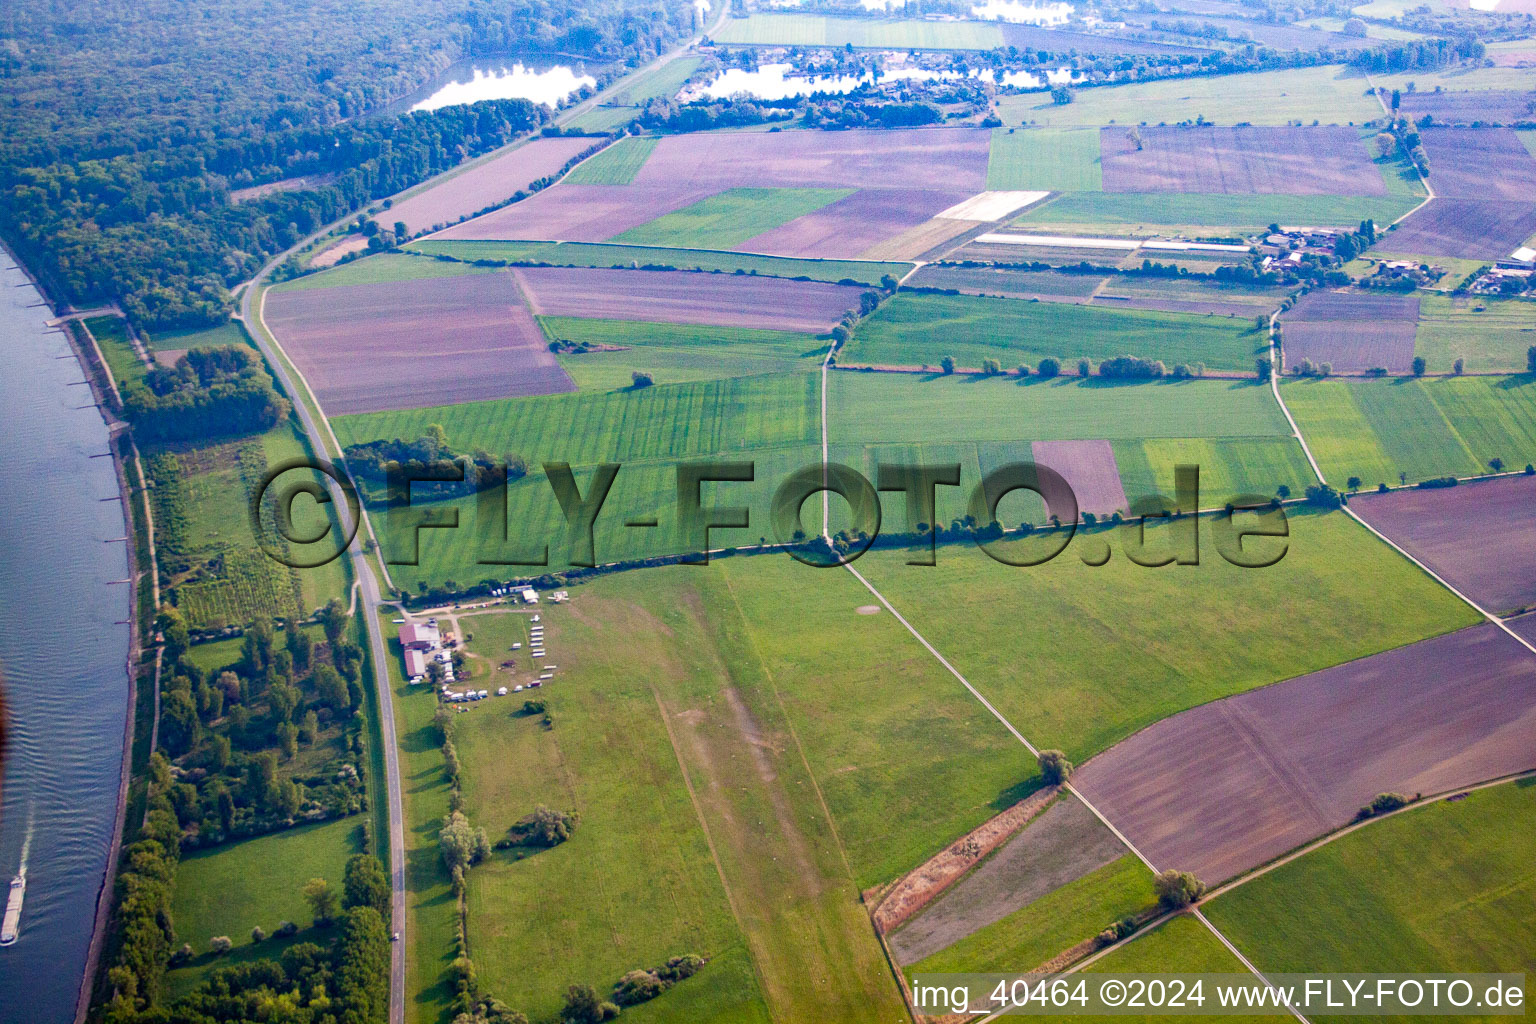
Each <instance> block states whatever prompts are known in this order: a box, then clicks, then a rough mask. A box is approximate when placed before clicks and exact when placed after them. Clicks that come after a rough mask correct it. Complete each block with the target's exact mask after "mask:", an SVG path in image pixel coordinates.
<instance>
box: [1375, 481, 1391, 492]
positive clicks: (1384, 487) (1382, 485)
mask: <svg viewBox="0 0 1536 1024" xmlns="http://www.w3.org/2000/svg"><path fill="white" fill-rule="evenodd" d="M1391 489H1392V488H1390V487H1388V486H1387V485H1386V482H1385V481H1383V482H1382V483H1379V484H1377V485H1376V493H1377V494H1386V493H1387V492H1388V491H1390V490H1391Z"/></svg>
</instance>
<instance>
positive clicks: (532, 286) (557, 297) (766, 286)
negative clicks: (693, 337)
mask: <svg viewBox="0 0 1536 1024" xmlns="http://www.w3.org/2000/svg"><path fill="white" fill-rule="evenodd" d="M514 273H516V275H517V278H518V281H519V282H520V283H521V284H522V286H523V290H524V291H525V292H527V294H528V298H529V302H530V303H531V304H532V306H533V310H534V312H535V313H538V314H541V315H548V316H579V317H589V318H592V319H596V320H643V321H648V322H651V323H663V324H714V325H717V326H721V327H753V328H761V329H764V330H775V331H800V332H803V333H807V334H820V333H822V332H825V331H830V330H831V329H832V328H833V327H834V326H836V325H837V322H838V320H840V319H841V318H842V315H843V313H844V312H845V311H846V310H849V309H857V308H858V306H859V296H860V295H861V294H862V293H863V292H864V291H865V289H864V288H862V287H854V286H851V285H838V284H823V283H821V282H819V281H790V280H787V279H784V278H778V277H753V276H750V275H745V274H696V273H688V272H684V271H677V270H579V269H567V268H564V267H523V268H520V269H518V270H516V271H514Z"/></svg>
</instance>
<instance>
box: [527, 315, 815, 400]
mask: <svg viewBox="0 0 1536 1024" xmlns="http://www.w3.org/2000/svg"><path fill="white" fill-rule="evenodd" d="M539 322H540V324H541V325H542V326H543V328H544V333H545V334H546V335H548V336H549V337H550V338H555V339H561V340H565V341H571V342H576V343H578V344H579V343H581V342H586V343H587V344H590V345H623V346H627V347H628V350H627V351H622V352H586V353H580V354H564V355H561V356H560V363H561V365H562V366H564V367H565V369H566V372H567V373H569V374H570V375H571V379H572V380H574V381H575V382H576V385H577V387H579V388H580V389H581V390H583V391H618V390H622V389H627V388H629V387H630V386H631V384H632V380H633V378H632V377H631V374H632V373H634V372H643V373H648V374H650V375H651V376H652V378H653V379H654V380H655V381H656V382H657V383H659V384H679V383H684V382H692V381H705V380H720V379H723V378H726V377H747V376H752V375H755V374H765V373H786V372H793V371H808V370H813V369H815V368H816V366H817V365H818V364H819V362H820V360H821V358H822V356H823V355H824V354H825V352H826V345H827V343H826V342H823V341H818V340H816V338H814V337H812V336H810V335H806V334H790V333H787V332H784V331H758V330H751V329H749V328H742V327H701V326H696V325H693V324H652V323H639V322H631V321H622V320H580V319H574V318H570V317H540V318H539Z"/></svg>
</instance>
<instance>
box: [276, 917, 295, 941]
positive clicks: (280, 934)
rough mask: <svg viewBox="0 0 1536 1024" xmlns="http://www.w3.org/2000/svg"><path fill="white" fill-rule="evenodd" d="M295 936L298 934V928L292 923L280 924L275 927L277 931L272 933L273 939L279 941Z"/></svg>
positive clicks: (284, 922)
mask: <svg viewBox="0 0 1536 1024" xmlns="http://www.w3.org/2000/svg"><path fill="white" fill-rule="evenodd" d="M297 934H299V926H298V925H296V924H294V923H293V922H292V921H283V922H281V923H280V924H278V926H277V931H275V932H273V933H272V935H273V937H274V938H279V939H286V938H289V937H291V936H294V935H297Z"/></svg>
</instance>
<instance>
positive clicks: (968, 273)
mask: <svg viewBox="0 0 1536 1024" xmlns="http://www.w3.org/2000/svg"><path fill="white" fill-rule="evenodd" d="M1103 283H1104V278H1102V277H1100V276H1098V275H1095V274H1063V273H1059V272H1057V271H1054V270H1011V269H1008V268H1004V267H962V266H946V265H942V264H933V263H930V264H928V265H927V266H924V267H920V268H919V269H918V271H917V273H915V274H913V275H912V276H911V277H909V278H907V286H908V287H911V288H936V289H941V290H947V289H950V288H953V289H955V290H956V291H960V292H964V293H965V294H968V295H994V296H997V295H1000V296H1005V297H1007V298H1010V299H1036V298H1038V299H1045V300H1047V301H1050V302H1087V301H1088V299H1089V298H1090V297H1091V296H1092V295H1093V293H1094V292H1095V291H1097V290H1098V288H1099V286H1100V285H1102V284H1103Z"/></svg>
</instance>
